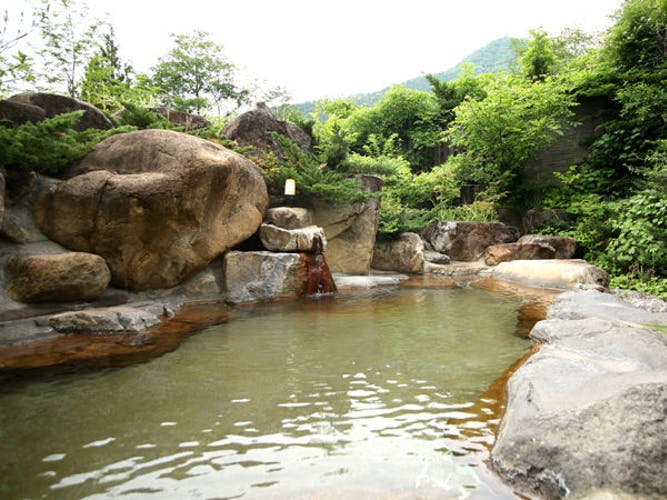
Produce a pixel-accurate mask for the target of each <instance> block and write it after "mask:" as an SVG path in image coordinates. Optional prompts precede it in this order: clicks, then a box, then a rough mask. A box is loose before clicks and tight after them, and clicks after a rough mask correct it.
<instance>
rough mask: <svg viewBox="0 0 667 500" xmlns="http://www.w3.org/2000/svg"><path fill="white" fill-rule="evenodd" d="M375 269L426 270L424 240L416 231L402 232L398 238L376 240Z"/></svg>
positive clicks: (413, 271)
mask: <svg viewBox="0 0 667 500" xmlns="http://www.w3.org/2000/svg"><path fill="white" fill-rule="evenodd" d="M371 267H373V269H381V270H385V271H397V272H400V273H421V272H423V271H424V242H423V241H422V239H421V238H420V237H419V235H418V234H416V233H402V234H401V235H400V236H399V238H398V239H397V240H392V241H376V242H375V248H374V250H373V261H372V263H371Z"/></svg>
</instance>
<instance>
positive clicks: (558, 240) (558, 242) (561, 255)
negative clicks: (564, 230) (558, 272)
mask: <svg viewBox="0 0 667 500" xmlns="http://www.w3.org/2000/svg"><path fill="white" fill-rule="evenodd" d="M517 243H520V244H522V245H525V244H544V245H550V246H551V247H553V249H554V250H555V251H556V254H555V255H554V259H571V258H572V257H574V252H575V251H576V249H577V242H576V241H575V240H574V238H568V237H565V236H547V235H542V234H526V235H524V236H522V237H521V238H519V239H518V240H517Z"/></svg>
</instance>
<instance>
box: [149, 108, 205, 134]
mask: <svg viewBox="0 0 667 500" xmlns="http://www.w3.org/2000/svg"><path fill="white" fill-rule="evenodd" d="M149 109H150V111H152V112H153V113H157V114H158V115H161V116H164V117H165V118H166V119H167V121H168V122H169V123H171V124H172V125H175V126H176V127H183V128H184V129H185V130H197V129H200V128H206V127H209V126H210V125H211V122H210V121H208V120H207V119H206V118H204V117H203V116H200V115H195V114H193V113H185V112H184V111H178V110H175V109H171V108H149Z"/></svg>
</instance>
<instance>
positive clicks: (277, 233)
mask: <svg viewBox="0 0 667 500" xmlns="http://www.w3.org/2000/svg"><path fill="white" fill-rule="evenodd" d="M259 239H260V240H261V241H262V245H264V247H265V248H266V249H267V250H270V251H272V252H312V251H313V250H314V249H317V250H318V251H319V252H324V251H325V250H326V246H327V239H326V238H325V236H324V231H323V230H322V228H321V227H318V226H308V227H304V228H297V229H284V228H282V227H278V226H275V225H273V224H262V225H261V226H260V228H259ZM318 239H319V242H318V241H317V240H318Z"/></svg>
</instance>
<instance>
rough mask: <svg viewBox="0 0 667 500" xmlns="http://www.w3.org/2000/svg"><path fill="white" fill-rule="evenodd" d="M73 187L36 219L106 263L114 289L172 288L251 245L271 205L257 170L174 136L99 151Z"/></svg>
mask: <svg viewBox="0 0 667 500" xmlns="http://www.w3.org/2000/svg"><path fill="white" fill-rule="evenodd" d="M71 175H73V177H71V178H70V179H69V180H67V181H64V182H61V183H59V184H56V185H54V186H52V187H51V188H49V189H47V190H45V191H44V192H42V194H41V195H40V197H39V198H38V200H37V201H36V203H35V208H34V216H35V220H36V222H37V224H38V225H39V227H40V228H41V229H42V231H43V232H44V233H45V234H46V235H47V236H49V237H50V238H51V239H53V240H54V241H57V242H58V243H60V244H62V245H64V246H66V247H68V248H72V249H76V250H80V251H87V252H93V253H96V254H98V255H101V256H103V257H104V258H105V260H106V261H107V263H108V264H109V267H110V269H111V273H112V279H113V282H114V284H116V285H118V286H121V287H123V288H127V289H131V290H145V289H150V288H169V287H172V286H175V285H177V284H179V283H181V282H182V281H184V280H185V279H186V278H188V277H189V276H191V275H192V274H194V273H195V272H197V271H199V270H200V269H203V268H204V267H206V265H207V264H208V263H209V262H210V261H211V260H213V259H214V258H215V257H216V256H218V255H221V254H222V253H224V252H225V251H226V250H228V249H229V248H231V247H232V246H234V245H236V244H238V243H240V242H242V241H243V240H245V239H246V238H248V237H249V236H251V235H252V234H253V233H254V232H255V231H256V230H257V228H258V227H259V225H260V224H261V221H262V217H263V215H264V211H265V210H266V207H267V204H268V194H267V191H266V184H265V183H264V179H263V178H262V176H261V174H260V172H259V169H258V168H257V167H256V166H255V165H254V164H253V163H252V162H251V161H249V160H247V159H246V158H244V157H242V156H241V155H239V154H236V153H234V152H232V151H229V150H227V149H225V148H223V147H222V146H219V145H217V144H214V143H212V142H210V141H205V140H203V139H199V138H197V137H193V136H191V135H188V134H184V133H180V132H174V131H169V130H142V131H138V132H129V133H126V134H119V135H115V136H112V137H110V138H108V139H106V140H104V141H102V142H101V143H100V144H98V145H97V146H96V147H95V148H94V149H93V151H92V152H90V153H89V154H88V155H86V157H84V158H83V160H82V161H81V163H79V164H78V165H77V166H76V167H75V168H74V169H73V170H72V172H71Z"/></svg>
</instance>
